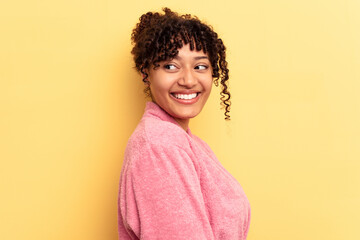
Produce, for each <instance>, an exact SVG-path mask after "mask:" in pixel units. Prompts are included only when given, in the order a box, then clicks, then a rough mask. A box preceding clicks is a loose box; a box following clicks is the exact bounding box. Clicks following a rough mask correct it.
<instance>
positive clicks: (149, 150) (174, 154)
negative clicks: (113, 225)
mask: <svg viewBox="0 0 360 240" xmlns="http://www.w3.org/2000/svg"><path fill="white" fill-rule="evenodd" d="M139 151H140V152H137V153H136V154H127V157H129V159H127V161H128V163H129V164H128V166H127V167H126V168H125V169H124V172H123V175H122V182H123V183H122V186H121V189H120V192H121V193H120V206H121V216H122V218H123V221H124V223H125V224H124V225H125V226H127V230H128V232H132V233H131V234H134V235H136V236H137V238H139V239H144V240H148V239H149V240H150V239H186V240H189V239H199V240H200V239H204V240H205V239H206V240H209V239H214V236H213V233H212V229H211V225H210V221H209V218H208V215H207V212H206V211H207V210H206V206H205V203H204V199H203V195H202V191H201V186H200V181H199V177H198V173H197V171H196V167H195V165H194V159H192V158H191V157H193V156H189V154H188V153H187V152H186V151H185V150H183V149H182V148H180V147H178V146H174V144H172V143H171V142H167V143H166V142H165V143H164V142H162V143H156V142H153V143H151V144H145V146H144V145H143V146H142V148H141V149H139Z"/></svg>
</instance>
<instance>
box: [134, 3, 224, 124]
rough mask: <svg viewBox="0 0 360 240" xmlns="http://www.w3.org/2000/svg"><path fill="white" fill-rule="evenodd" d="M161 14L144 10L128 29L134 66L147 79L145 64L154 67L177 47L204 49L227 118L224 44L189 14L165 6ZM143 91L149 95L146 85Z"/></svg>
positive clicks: (169, 56) (210, 30)
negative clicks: (173, 10) (219, 90)
mask: <svg viewBox="0 0 360 240" xmlns="http://www.w3.org/2000/svg"><path fill="white" fill-rule="evenodd" d="M163 11H164V14H160V13H158V12H155V13H153V12H148V13H146V14H143V15H142V16H141V17H140V19H139V20H140V22H139V23H137V24H136V27H135V28H134V29H133V31H132V35H131V40H132V42H133V44H134V47H133V49H132V51H131V53H132V54H133V56H134V61H135V67H136V69H137V70H138V71H139V72H141V73H142V74H143V76H144V77H143V81H144V82H147V77H148V74H147V72H146V71H145V70H146V69H149V67H151V66H153V67H154V68H155V67H158V66H159V64H158V63H159V62H161V61H165V60H169V59H172V58H174V57H175V56H176V55H177V54H178V52H179V51H178V49H179V48H181V47H182V46H183V45H186V44H190V50H192V51H193V50H194V49H196V50H197V51H200V50H202V51H204V53H207V54H208V56H209V59H210V63H211V66H212V69H213V72H212V76H213V78H214V84H215V86H218V85H219V79H220V84H221V93H220V95H221V97H220V99H221V101H222V105H223V107H224V108H225V113H224V115H225V119H226V120H229V119H230V115H229V112H230V105H231V102H230V92H229V91H228V79H229V70H228V68H227V62H226V60H225V57H226V54H225V49H226V48H225V46H224V44H223V41H222V40H221V39H220V38H218V35H217V33H216V32H214V31H213V29H212V27H211V26H209V25H207V24H204V23H202V22H201V21H200V20H199V19H198V18H197V17H195V16H194V17H193V16H191V15H190V14H185V15H179V14H177V13H176V12H172V11H171V10H170V9H169V8H163ZM145 93H147V95H150V94H151V93H150V88H149V87H146V89H145Z"/></svg>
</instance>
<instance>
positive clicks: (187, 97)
mask: <svg viewBox="0 0 360 240" xmlns="http://www.w3.org/2000/svg"><path fill="white" fill-rule="evenodd" d="M199 95H200V92H173V93H170V96H171V97H172V99H174V100H175V101H176V102H178V103H181V104H194V103H196V102H197V101H198V100H199Z"/></svg>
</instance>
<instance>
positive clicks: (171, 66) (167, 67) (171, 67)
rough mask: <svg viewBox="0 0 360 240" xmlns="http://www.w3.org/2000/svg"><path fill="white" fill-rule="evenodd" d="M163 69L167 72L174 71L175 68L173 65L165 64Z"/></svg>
mask: <svg viewBox="0 0 360 240" xmlns="http://www.w3.org/2000/svg"><path fill="white" fill-rule="evenodd" d="M164 68H165V69H169V70H175V69H176V66H175V65H174V64H165V65H164Z"/></svg>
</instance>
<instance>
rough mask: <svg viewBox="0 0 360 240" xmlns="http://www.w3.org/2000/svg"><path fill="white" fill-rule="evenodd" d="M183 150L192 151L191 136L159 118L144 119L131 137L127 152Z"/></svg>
mask: <svg viewBox="0 0 360 240" xmlns="http://www.w3.org/2000/svg"><path fill="white" fill-rule="evenodd" d="M151 149H153V150H155V149H156V150H163V151H172V150H175V149H182V150H184V151H186V152H189V151H191V147H190V136H188V134H187V133H186V132H185V131H184V130H183V129H182V128H181V127H180V126H178V125H176V124H174V123H171V122H168V121H163V120H161V119H157V118H150V117H146V118H143V119H142V120H141V121H140V123H139V124H138V126H137V127H136V129H135V131H134V132H133V134H132V135H131V137H130V139H129V141H128V144H127V151H131V152H132V153H134V152H137V153H140V152H143V151H147V152H148V151H150V150H151Z"/></svg>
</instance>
